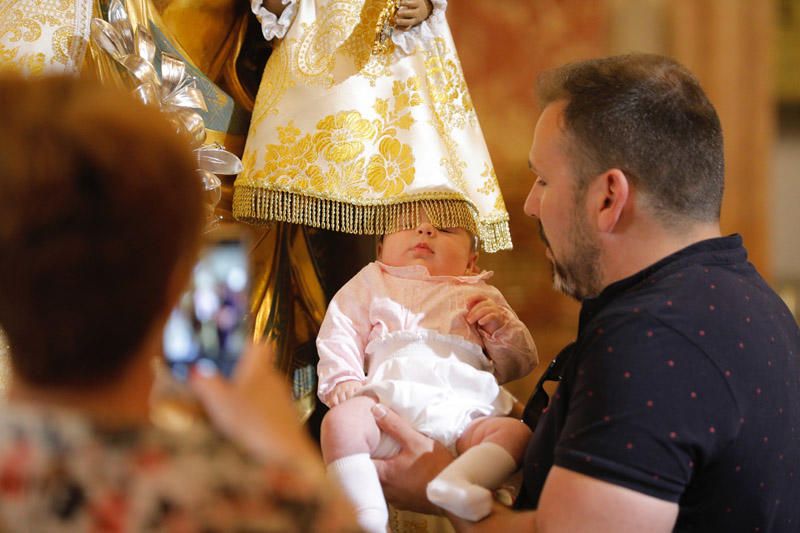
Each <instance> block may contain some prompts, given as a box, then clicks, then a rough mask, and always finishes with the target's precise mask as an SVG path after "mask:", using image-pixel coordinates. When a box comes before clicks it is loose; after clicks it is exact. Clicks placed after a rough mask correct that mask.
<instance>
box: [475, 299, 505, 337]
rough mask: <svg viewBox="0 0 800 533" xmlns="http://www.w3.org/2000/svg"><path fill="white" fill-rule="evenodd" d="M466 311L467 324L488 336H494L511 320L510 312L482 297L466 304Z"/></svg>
mask: <svg viewBox="0 0 800 533" xmlns="http://www.w3.org/2000/svg"><path fill="white" fill-rule="evenodd" d="M467 309H468V311H467V322H468V323H470V324H475V325H477V326H478V329H481V330H483V331H485V332H486V333H488V334H489V335H494V332H495V331H497V330H498V329H500V328H502V327H503V326H505V325H506V324H508V322H509V321H510V320H511V319H512V318H513V316H512V314H511V311H510V310H508V309H506V308H505V307H502V306H500V305H498V304H497V303H495V302H493V301H492V300H489V299H488V298H484V297H482V296H478V297H476V298H473V299H472V300H470V301H469V302H467Z"/></svg>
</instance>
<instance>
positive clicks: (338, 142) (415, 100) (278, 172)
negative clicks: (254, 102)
mask: <svg viewBox="0 0 800 533" xmlns="http://www.w3.org/2000/svg"><path fill="white" fill-rule="evenodd" d="M419 89H420V80H419V78H418V77H416V76H412V77H410V78H408V79H407V80H405V81H399V80H396V81H395V82H394V83H393V85H392V98H385V99H384V98H378V99H376V100H375V103H374V105H373V111H374V112H375V115H376V117H377V118H375V119H373V120H370V119H369V118H367V117H365V116H364V115H362V114H361V113H360V112H358V111H354V110H350V111H340V112H338V113H335V114H332V115H328V116H325V117H324V118H322V119H321V120H320V121H319V122H317V125H316V129H315V131H314V132H313V133H308V134H305V135H302V134H301V131H300V130H299V129H298V128H297V127H295V125H294V122H292V121H290V122H289V123H288V124H287V125H286V126H283V127H279V128H278V140H279V141H280V143H279V144H268V145H267V146H266V147H265V149H264V164H263V165H262V168H261V169H260V170H258V171H255V172H253V173H252V174H250V175H249V176H247V177H245V178H243V179H247V180H251V181H256V182H258V183H261V184H265V185H267V184H268V185H273V186H277V187H278V188H280V189H282V190H293V191H307V190H316V191H326V193H327V195H330V196H333V197H335V198H342V199H345V198H347V199H365V198H391V197H393V196H395V195H397V194H398V193H400V192H402V191H403V190H404V189H405V188H406V187H407V186H408V185H409V184H411V182H412V181H414V175H415V168H414V163H415V158H414V153H413V150H412V148H411V147H410V146H409V145H407V144H403V143H402V142H401V141H399V140H398V139H397V138H396V137H397V134H398V130H408V129H410V128H411V127H412V126H413V125H414V118H413V117H412V115H411V109H412V108H414V107H416V106H418V105H420V104H421V103H422V96H421V95H420V92H419ZM255 154H256V152H254V151H252V150H249V151H247V152H246V153H245V156H244V160H243V162H244V165H245V168H246V169H253V168H255V166H254V164H255V163H256V159H255V158H256V155H255Z"/></svg>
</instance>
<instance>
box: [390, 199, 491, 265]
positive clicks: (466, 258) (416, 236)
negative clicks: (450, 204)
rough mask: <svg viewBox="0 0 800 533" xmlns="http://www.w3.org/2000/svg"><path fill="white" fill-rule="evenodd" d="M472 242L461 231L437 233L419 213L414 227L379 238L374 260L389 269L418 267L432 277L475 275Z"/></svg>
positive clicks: (438, 231)
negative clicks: (394, 267)
mask: <svg viewBox="0 0 800 533" xmlns="http://www.w3.org/2000/svg"><path fill="white" fill-rule="evenodd" d="M475 241H476V239H475V237H474V236H473V235H472V234H471V233H470V232H469V231H467V230H465V229H464V228H438V229H437V228H436V227H435V226H434V225H433V224H431V223H430V221H429V220H428V217H427V215H426V214H425V211H424V210H420V215H419V223H418V224H417V227H415V228H412V229H407V230H402V231H396V232H394V233H389V234H387V235H384V236H383V238H382V239H381V241H380V242H379V243H378V259H379V260H380V261H381V262H383V263H385V264H387V265H390V266H410V265H422V266H424V267H427V269H428V272H429V273H430V274H431V275H432V276H463V275H465V274H473V273H474V271H475V268H476V264H477V261H478V248H477V244H476V242H475Z"/></svg>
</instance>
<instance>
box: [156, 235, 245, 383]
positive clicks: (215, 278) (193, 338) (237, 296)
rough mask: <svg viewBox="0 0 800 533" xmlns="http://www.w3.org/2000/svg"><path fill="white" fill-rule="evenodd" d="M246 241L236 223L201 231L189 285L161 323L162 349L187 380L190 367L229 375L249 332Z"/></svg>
mask: <svg viewBox="0 0 800 533" xmlns="http://www.w3.org/2000/svg"><path fill="white" fill-rule="evenodd" d="M248 261H249V260H248V249H247V241H246V239H245V237H244V233H243V232H242V231H241V230H238V229H237V228H235V227H230V228H229V227H220V228H217V229H216V230H214V231H212V232H209V233H207V234H206V238H205V243H204V246H203V249H202V251H201V254H200V258H199V260H198V261H197V263H196V264H195V266H194V269H193V271H192V275H191V279H190V281H189V286H188V288H187V289H186V290H185V291H184V292H183V294H182V295H181V297H180V300H179V301H178V304H177V305H176V306H175V308H174V309H173V310H172V312H171V314H170V317H169V320H168V321H167V324H166V327H165V328H164V342H163V345H164V355H165V358H166V360H167V364H168V365H169V367H170V369H171V370H172V373H173V375H174V376H175V378H177V379H178V380H179V381H186V379H187V378H188V375H189V372H190V371H191V369H192V367H194V366H195V365H197V366H198V367H200V368H205V369H214V370H216V371H217V372H220V373H222V374H223V375H225V376H230V375H231V374H232V373H233V369H234V367H235V366H236V362H237V360H238V359H239V356H240V355H241V353H242V350H243V349H244V346H245V344H246V342H247V339H248V337H249V333H250V328H249V320H248V307H249V299H250V292H249V285H250V272H249V271H250V269H249V263H248Z"/></svg>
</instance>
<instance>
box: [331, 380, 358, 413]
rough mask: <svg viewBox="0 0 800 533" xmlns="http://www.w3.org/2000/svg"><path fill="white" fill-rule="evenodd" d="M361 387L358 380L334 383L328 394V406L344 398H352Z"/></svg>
mask: <svg viewBox="0 0 800 533" xmlns="http://www.w3.org/2000/svg"><path fill="white" fill-rule="evenodd" d="M361 387H363V384H362V383H361V382H360V381H343V382H341V383H339V384H338V385H336V386H335V387H334V388H333V390H332V391H331V392H330V394H328V407H335V406H337V405H339V404H340V403H342V402H343V401H345V400H349V399H350V398H352V397H353V396H354V395H355V393H357V392H358V390H359V389H360V388H361Z"/></svg>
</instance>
